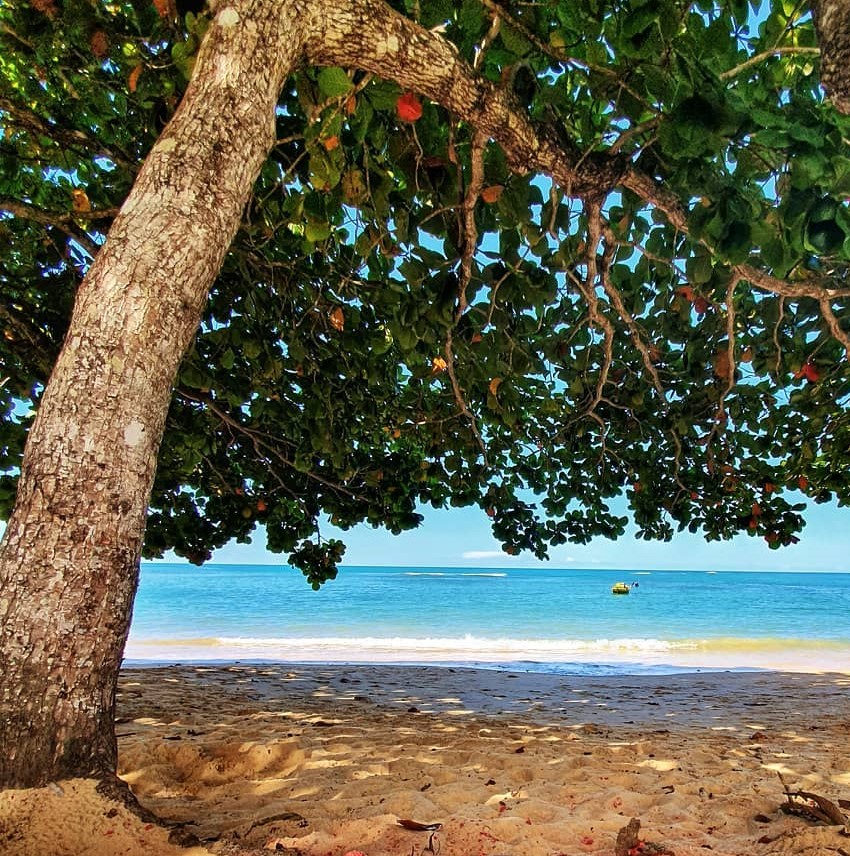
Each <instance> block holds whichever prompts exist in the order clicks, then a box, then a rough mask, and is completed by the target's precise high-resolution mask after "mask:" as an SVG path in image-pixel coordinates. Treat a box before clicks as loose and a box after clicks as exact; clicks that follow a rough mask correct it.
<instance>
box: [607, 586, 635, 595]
mask: <svg viewBox="0 0 850 856" xmlns="http://www.w3.org/2000/svg"><path fill="white" fill-rule="evenodd" d="M631 588H632V587H631V586H630V585H628V584H627V583H614V585H613V586H611V594H628V593H629V592H630V591H631Z"/></svg>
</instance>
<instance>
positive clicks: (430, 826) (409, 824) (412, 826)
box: [398, 818, 443, 832]
mask: <svg viewBox="0 0 850 856" xmlns="http://www.w3.org/2000/svg"><path fill="white" fill-rule="evenodd" d="M398 825H399V826H403V827H404V828H405V829H409V830H411V831H412V832H436V831H437V830H438V829H442V828H443V824H442V823H420V822H419V821H418V820H408V819H407V818H399V820H398Z"/></svg>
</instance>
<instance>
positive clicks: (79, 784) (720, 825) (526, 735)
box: [0, 665, 850, 856]
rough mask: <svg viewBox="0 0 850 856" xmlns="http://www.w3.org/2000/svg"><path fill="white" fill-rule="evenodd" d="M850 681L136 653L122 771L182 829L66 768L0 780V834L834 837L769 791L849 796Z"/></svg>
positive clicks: (299, 845) (388, 850)
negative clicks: (3, 783) (156, 660)
mask: <svg viewBox="0 0 850 856" xmlns="http://www.w3.org/2000/svg"><path fill="white" fill-rule="evenodd" d="M848 688H850V676H848V675H842V674H805V673H791V672H787V673H786V672H697V673H688V674H678V675H667V676H639V677H632V676H619V677H606V678H590V677H569V676H560V675H551V674H538V673H525V672H522V671H513V672H498V671H488V670H473V669H463V668H454V669H450V668H438V667H430V666H385V665H369V666H318V665H305V666H292V665H256V666H251V665H232V666H202V667H201V666H194V667H192V666H171V667H166V668H142V669H127V670H125V671H124V672H123V674H122V679H121V687H120V698H119V710H118V715H119V720H118V726H117V730H118V734H119V741H120V772H121V775H122V776H123V777H124V779H125V780H126V781H127V782H129V783H130V785H131V787H132V788H133V791H134V792H135V793H136V795H137V796H138V798H139V800H140V802H141V803H142V805H143V806H144V807H146V808H147V809H150V810H151V811H152V812H154V813H155V814H156V815H158V816H159V817H161V818H163V819H165V820H167V821H169V822H178V823H181V824H184V827H183V829H184V831H185V832H186V833H191V836H194V837H195V839H196V841H195V842H194V846H193V847H191V848H190V849H188V850H184V849H182V848H180V847H178V846H177V845H176V844H174V843H172V842H169V834H168V831H167V830H164V829H162V828H159V827H157V826H155V825H153V824H150V823H144V822H142V821H140V820H138V819H137V818H136V817H134V816H132V815H130V814H128V813H127V812H126V810H125V809H123V808H119V807H117V806H116V805H114V804H113V803H110V802H108V801H107V800H106V799H105V798H103V797H101V796H99V795H98V794H97V793H96V791H95V789H94V785H93V783H91V782H88V781H85V780H73V781H67V782H59V783H54V784H53V785H52V786H51V787H48V788H44V789H41V790H38V791H6V792H3V793H0V852H2V853H4V854H8V856H36V854H38V856H44V854H56V856H61V854H66V853H67V854H75V856H88V854H92V856H94V854H97V855H98V856H100V854H104V856H113V854H114V856H118V855H119V854H123V856H142V854H151V853H153V854H166V856H174V854H177V853H184V854H185V853H189V854H191V856H202V854H208V853H213V854H234V853H237V852H244V851H248V852H256V853H259V852H272V851H274V852H283V853H286V854H290V856H295V854H299V856H345V854H347V853H349V852H350V851H360V852H362V853H364V854H366V856H411V854H412V856H434V854H437V856H439V854H442V856H479V854H481V856H567V854H569V856H573V854H614V853H615V852H616V849H617V848H616V838H617V833H618V831H619V830H620V829H622V828H623V827H624V826H626V824H627V823H628V822H629V820H630V819H631V818H637V819H639V821H640V824H641V827H640V832H639V840H640V842H644V843H641V844H638V845H637V849H634V850H633V852H634V853H635V854H640V853H656V854H657V853H662V852H669V853H674V854H676V856H696V855H697V854H700V856H704V854H706V853H711V854H714V856H744V854H780V853H783V854H784V853H788V854H792V853H793V854H796V856H800V855H801V854H806V856H829V855H830V854H838V856H841V854H845V856H846V854H848V853H850V838H847V837H845V836H844V835H843V834H842V830H841V828H840V827H837V826H825V825H815V824H812V823H810V822H808V821H806V820H805V819H803V818H800V817H795V816H789V815H787V814H785V813H783V812H782V811H781V810H780V806H781V805H782V804H783V803H784V802H786V798H785V792H784V787H785V786H786V785H787V786H788V787H790V788H791V789H802V790H806V791H812V792H815V793H817V794H820V795H822V796H825V797H827V798H829V799H831V800H833V801H837V800H838V799H840V798H850V743H848V740H847V737H848V727H850V693H848ZM783 780H784V784H783ZM402 820H403V821H414V822H416V823H418V824H423V825H426V824H440V827H439V829H438V831H437V832H436V834H435V835H434V836H433V837H432V831H431V830H427V829H426V830H410V829H406V828H404V827H403V826H402V825H401V824H400V823H399V821H402ZM191 836H189V839H190V840H191Z"/></svg>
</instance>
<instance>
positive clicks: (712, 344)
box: [0, 0, 850, 586]
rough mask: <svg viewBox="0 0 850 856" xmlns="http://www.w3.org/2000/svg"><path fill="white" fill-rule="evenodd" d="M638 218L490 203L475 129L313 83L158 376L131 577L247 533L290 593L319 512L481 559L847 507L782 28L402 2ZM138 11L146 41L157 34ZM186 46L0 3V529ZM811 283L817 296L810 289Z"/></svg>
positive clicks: (331, 75) (807, 82)
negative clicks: (158, 415) (279, 567)
mask: <svg viewBox="0 0 850 856" xmlns="http://www.w3.org/2000/svg"><path fill="white" fill-rule="evenodd" d="M396 5H397V8H398V9H399V10H400V11H402V12H404V13H406V14H408V15H410V16H411V17H416V16H417V15H418V16H420V19H419V20H420V23H421V24H422V25H423V26H424V27H426V28H429V29H430V28H434V27H440V28H441V29H442V32H443V33H444V37H445V38H446V39H449V40H450V41H451V42H452V43H453V44H454V45H455V46H456V48H457V51H458V53H459V55H460V57H462V58H463V59H465V60H466V61H467V62H468V63H470V65H473V66H474V67H475V68H476V69H477V72H478V74H480V75H481V76H482V77H484V78H485V79H488V80H490V81H494V82H499V83H500V85H502V86H505V87H510V88H511V90H512V91H513V93H514V96H515V98H516V102H517V109H519V110H521V111H522V112H524V113H525V114H527V115H528V116H529V117H530V118H531V119H533V120H534V122H535V123H537V127H540V128H548V129H550V130H552V131H553V133H555V134H556V136H557V138H559V139H562V140H566V141H568V142H569V144H570V145H571V146H577V147H578V148H579V149H580V150H581V151H582V152H583V153H585V155H587V156H590V155H591V154H595V155H605V154H609V155H611V156H617V157H620V158H623V159H624V162H626V163H628V164H629V166H630V168H631V169H632V170H634V171H636V172H637V173H639V174H641V175H643V176H646V177H648V178H649V179H652V180H653V182H654V186H656V187H658V188H661V189H662V190H663V192H664V193H666V194H667V196H665V199H668V200H673V201H674V202H675V204H676V205H677V206H679V207H680V209H681V210H682V211H684V212H685V216H684V222H683V223H677V222H675V218H674V217H671V216H670V213H669V211H666V210H665V206H664V205H663V204H660V203H659V202H658V200H657V199H650V198H648V197H647V195H646V194H640V193H638V192H637V191H636V190H635V189H634V184H633V183H632V184H630V185H629V186H628V187H626V186H625V184H626V183H625V182H624V184H623V186H620V187H616V188H612V189H611V190H610V192H608V193H607V194H606V196H605V199H604V200H603V201H602V203H601V206H600V203H599V200H597V199H584V200H583V199H579V198H576V197H571V196H570V195H569V188H559V187H556V186H554V185H553V184H552V183H551V181H550V180H549V179H548V178H547V177H546V176H545V175H538V174H525V175H523V174H518V173H517V172H513V171H511V169H510V168H509V166H508V162H509V159H508V158H507V157H506V155H505V153H504V152H503V151H502V150H500V149H499V148H498V147H497V146H496V145H495V144H494V143H492V142H489V143H487V142H485V143H484V144H483V145H481V142H480V140H478V139H477V137H476V133H475V128H474V127H472V126H471V125H470V123H469V122H467V121H463V120H462V119H460V118H458V117H457V116H455V115H452V114H449V113H448V112H447V111H446V110H445V109H443V108H442V107H440V106H439V105H437V104H434V103H432V102H429V101H427V100H424V99H422V98H420V97H418V96H417V95H416V94H415V93H411V92H402V90H401V89H400V88H399V87H398V86H397V85H396V84H394V83H392V82H391V81H386V80H380V79H378V78H376V77H373V76H372V75H368V74H365V73H363V72H362V71H358V70H356V69H352V70H348V69H341V68H323V69H316V68H308V69H303V70H300V71H299V72H298V73H296V74H295V75H293V76H292V78H291V79H290V80H289V81H288V82H287V85H286V87H285V88H284V91H283V92H282V93H281V96H280V104H279V110H278V128H277V136H278V141H277V144H276V146H275V147H274V150H273V151H272V152H271V154H270V157H269V159H268V161H267V163H266V165H265V167H264V169H263V171H262V174H261V175H260V176H259V178H258V180H257V183H256V187H255V192H254V195H253V198H252V200H251V202H250V204H249V206H248V208H247V210H246V212H245V217H244V222H243V224H242V227H241V229H240V232H239V234H238V236H237V238H236V240H235V242H234V245H233V247H232V248H231V252H230V253H229V255H228V258H227V260H226V263H225V265H224V267H223V269H222V271H221V274H220V276H219V278H218V280H217V282H216V283H215V286H214V288H213V290H212V293H211V296H210V300H209V303H208V307H207V311H206V316H205V320H204V322H203V325H202V327H201V329H200V330H199V332H198V334H197V337H196V340H195V343H194V346H193V347H192V349H191V350H190V352H189V353H188V354H187V355H186V358H185V360H184V363H183V366H182V369H181V372H180V375H179V378H178V380H177V384H176V388H175V393H174V400H173V404H172V407H171V411H170V414H169V424H168V429H167V431H166V436H165V439H164V443H163V447H162V451H161V455H160V462H159V470H158V474H157V480H156V484H155V486H154V493H153V497H152V500H151V507H150V512H149V524H148V531H147V541H146V552H147V554H148V555H151V556H152V555H160V554H162V552H163V551H165V550H166V549H169V548H173V549H175V550H176V551H177V553H178V554H180V555H185V556H187V557H188V558H189V559H190V560H192V561H195V562H202V561H204V560H205V559H207V558H208V557H209V555H210V552H209V551H210V550H211V549H212V548H215V547H217V546H220V545H223V544H224V543H226V542H227V541H229V540H230V539H231V538H236V539H237V540H247V539H248V538H249V537H250V534H251V532H252V531H253V530H254V528H255V527H256V525H257V524H258V523H262V524H263V525H264V527H265V529H266V532H267V533H268V545H269V547H270V549H272V550H275V551H283V552H287V553H289V555H290V561H292V562H293V563H294V564H296V565H298V566H299V567H301V568H302V570H303V571H304V573H305V574H306V575H307V577H308V579H309V580H310V582H311V583H313V584H314V585H315V586H318V585H319V584H320V583H321V582H322V581H323V580H325V579H327V578H330V577H333V576H334V575H335V567H336V563H337V562H338V561H339V559H340V557H341V555H342V551H343V549H344V548H343V546H342V544H341V543H340V542H338V541H335V540H331V541H323V540H322V539H321V538H320V533H319V530H318V521H319V518H320V515H321V514H322V513H326V514H327V515H329V517H330V519H331V520H332V521H333V522H334V523H335V524H337V525H339V526H341V527H342V528H348V527H350V526H352V525H354V524H355V523H357V522H360V521H364V520H365V521H366V522H368V523H369V524H371V525H373V526H386V527H388V528H389V529H391V530H392V531H394V532H398V531H401V530H403V529H406V528H410V527H413V526H416V525H417V524H418V523H419V522H420V520H421V516H420V515H419V513H418V512H417V508H418V507H419V505H420V504H422V503H430V504H432V505H434V506H435V507H439V506H444V505H446V504H451V505H458V506H459V505H470V504H476V505H478V506H480V507H481V508H482V509H483V510H484V511H485V512H486V513H487V514H488V515H489V516H490V517H491V518H492V525H493V531H494V533H495V535H496V536H497V537H498V538H499V539H500V540H501V542H502V543H503V547H504V549H505V550H506V551H507V552H509V553H515V552H518V551H520V550H530V551H531V552H533V553H534V554H535V555H537V556H540V557H543V556H545V555H546V551H547V548H548V546H550V545H558V544H561V543H564V542H565V541H575V542H586V541H587V540H589V539H590V538H592V537H594V536H598V535H605V536H608V537H616V536H618V535H621V534H622V533H623V531H624V528H625V525H626V520H625V519H624V518H622V517H621V516H619V515H618V514H617V513H615V512H614V511H613V510H612V506H611V501H612V500H613V499H614V498H615V497H617V496H619V495H622V494H625V496H626V497H627V499H628V504H629V508H630V513H631V514H632V515H633V518H634V520H635V521H636V523H637V525H638V528H639V536H640V537H643V538H662V539H669V538H670V537H671V536H672V535H673V533H674V531H675V530H676V529H677V528H678V529H689V530H691V531H693V532H702V533H704V535H705V536H706V537H707V538H709V539H717V538H728V537H730V536H732V535H733V534H735V533H736V532H738V531H741V530H744V531H747V532H749V533H750V534H752V535H757V536H759V537H764V538H766V539H767V541H768V542H769V543H770V544H771V545H772V546H779V545H781V544H788V543H791V542H793V541H794V540H795V533H796V532H797V531H799V529H800V527H801V525H802V512H803V510H804V508H805V505H804V503H802V502H797V501H796V500H797V498H799V493H797V492H799V491H802V492H803V493H805V494H807V495H808V496H809V497H812V498H814V499H815V500H816V501H819V502H821V501H828V500H830V499H833V498H837V499H838V501H839V502H841V503H845V502H846V501H847V500H848V498H850V481H848V475H847V469H846V467H845V466H844V464H843V460H842V459H843V456H844V455H845V454H846V451H847V448H848V443H850V420H848V413H847V401H848V394H850V374H848V360H847V355H848V350H850V340H848V335H849V334H850V322H848V320H847V319H846V318H845V317H843V315H844V313H843V309H844V306H845V304H846V302H847V296H848V295H850V283H848V281H847V279H848V278H847V270H848V259H850V211H848V197H850V156H848V154H847V146H846V138H847V137H848V134H850V120H848V119H847V118H845V117H842V116H840V115H839V114H838V113H837V112H836V111H835V110H834V109H833V107H832V106H831V105H830V104H829V102H828V101H826V100H824V98H823V94H822V92H821V90H820V88H819V84H818V74H817V71H818V65H817V63H818V59H817V52H816V49H815V47H814V31H813V28H812V24H811V20H810V17H809V16H808V14H807V12H806V9H805V7H804V6H802V5H800V4H798V3H791V2H785V0H782V2H779V0H777V1H776V2H774V3H772V4H771V5H769V6H763V7H758V8H756V7H753V8H751V7H750V6H748V5H747V4H746V3H745V2H739V0H733V2H727V3H722V4H716V3H714V2H708V0H699V2H696V3H690V2H689V3H684V2H681V0H630V2H627V0H613V2H611V0H577V2H575V3H569V4H567V3H561V4H551V5H549V6H547V5H545V4H541V5H528V4H520V3H503V4H501V5H497V4H496V3H495V2H493V0H484V2H480V0H435V2H428V3H422V4H420V3H418V2H409V3H406V4H405V3H398V4H396ZM158 10H161V12H162V14H160V11H158ZM205 26H206V18H205V17H204V14H203V12H202V10H200V9H197V8H196V9H195V10H194V11H189V12H186V13H185V14H179V15H174V14H172V13H171V11H170V7H169V6H168V5H167V4H165V3H162V2H160V3H153V4H152V3H148V2H146V1H145V0H134V2H111V3H100V4H92V3H87V2H82V0H65V2H62V3H61V4H60V3H59V0H38V2H36V0H32V2H31V3H30V4H26V3H19V4H16V5H15V6H6V7H4V8H3V9H2V10H0V125H1V126H2V129H3V133H2V138H0V210H2V211H5V212H6V214H5V215H3V219H0V240H2V245H3V246H5V247H7V249H5V250H4V251H3V253H2V256H0V284H1V286H0V287H2V294H0V322H1V323H2V328H3V332H4V336H3V337H2V339H0V361H2V362H0V372H1V373H2V375H1V376H2V378H4V379H6V382H5V385H4V386H3V388H2V389H0V403H2V408H3V414H4V419H3V421H2V423H0V452H2V456H0V466H2V467H3V468H4V470H5V472H6V475H5V476H3V478H2V481H0V506H1V507H2V509H3V511H4V512H5V513H8V511H9V509H10V507H11V503H12V502H13V499H14V482H15V473H16V468H17V466H18V464H19V461H20V454H21V448H22V443H23V441H24V438H25V432H26V427H27V424H28V420H29V415H28V414H29V408H28V407H27V406H26V405H31V406H32V407H33V408H37V405H38V400H39V395H40V392H41V390H42V389H43V385H44V383H45V382H46V378H47V376H48V373H49V370H50V366H51V364H52V360H53V359H54V358H55V355H56V353H57V352H58V349H59V347H60V344H61V341H62V337H63V334H64V330H65V328H66V325H67V321H68V318H69V313H70V311H71V307H72V304H73V298H74V293H75V290H76V288H77V286H78V285H79V282H80V280H81V277H82V275H83V273H84V272H85V270H86V268H87V265H88V263H89V261H90V258H91V256H92V254H93V253H95V252H96V249H97V245H98V244H99V243H100V242H101V241H102V239H103V237H104V235H105V233H106V231H107V229H108V225H109V222H110V220H111V217H112V216H114V213H115V211H116V210H117V208H118V207H119V206H120V204H121V202H122V199H123V198H124V196H125V195H126V193H127V191H128V189H129V187H130V186H131V184H132V181H133V177H134V174H135V172H136V170H137V169H138V166H139V164H140V163H141V161H142V159H143V158H144V156H145V154H146V152H147V151H148V150H149V148H150V146H151V145H152V144H153V142H154V140H155V138H156V136H157V134H158V133H159V130H160V129H161V128H162V127H163V125H164V123H165V122H167V120H168V118H169V117H170V115H171V114H172V113H173V111H174V109H175V108H176V105H177V103H178V101H179V98H180V95H181V93H182V90H183V88H184V87H185V84H186V81H187V79H188V76H189V75H190V74H191V68H192V62H193V57H194V53H195V51H196V50H197V46H198V44H199V42H200V39H201V38H202V37H203V32H204V29H205ZM827 289H829V290H827Z"/></svg>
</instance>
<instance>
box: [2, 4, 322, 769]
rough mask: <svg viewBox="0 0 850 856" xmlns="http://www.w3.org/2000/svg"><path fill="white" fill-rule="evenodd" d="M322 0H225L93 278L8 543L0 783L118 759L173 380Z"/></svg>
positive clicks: (34, 447) (39, 426)
mask: <svg viewBox="0 0 850 856" xmlns="http://www.w3.org/2000/svg"><path fill="white" fill-rule="evenodd" d="M308 23H309V16H308V15H307V13H306V10H305V9H303V8H299V4H298V3H296V2H287V3H281V2H276V0H234V2H232V3H229V4H227V5H226V6H222V7H221V8H220V9H219V10H218V12H217V15H216V19H215V22H214V24H213V25H212V26H211V27H210V30H209V32H208V34H207V37H206V39H205V41H204V44H203V47H202V50H201V53H200V55H199V57H198V60H197V66H196V72H195V75H194V76H193V80H192V83H191V85H190V87H189V89H188V91H187V93H186V95H185V97H184V100H183V103H182V104H181V106H180V109H179V110H178V112H177V114H176V115H175V117H174V119H173V120H172V122H171V123H170V124H169V125H168V127H167V128H166V130H165V131H164V132H163V135H162V136H161V138H160V139H159V140H158V142H157V144H156V145H155V147H154V148H153V150H152V152H151V154H150V156H149V157H148V159H147V160H146V162H145V164H144V166H143V168H142V170H141V172H140V173H139V176H138V179H137V181H136V183H135V185H134V187H133V190H132V191H131V193H130V195H129V197H128V198H127V200H126V202H125V204H124V206H123V208H122V210H121V213H120V214H119V215H118V217H117V218H116V220H115V222H114V224H113V226H112V228H111V229H110V232H109V237H108V239H107V242H106V244H105V245H104V247H103V249H102V250H101V251H100V253H99V254H98V257H97V260H96V261H95V263H94V265H93V266H92V268H91V270H90V272H89V274H88V276H87V277H86V279H85V281H84V282H83V283H82V285H81V286H80V289H79V293H78V296H77V302H76V304H75V307H74V313H73V317H72V320H71V325H70V329H69V332H68V335H67V338H66V341H65V343H64V346H63V349H62V352H61V354H60V356H59V359H58V361H57V363H56V367H55V369H54V372H53V374H52V376H51V379H50V382H49V384H48V386H47V389H46V392H45V395H44V399H43V402H42V405H41V408H40V410H39V413H38V417H37V419H36V421H35V424H34V425H33V428H32V431H31V433H30V437H29V441H28V443H27V448H26V453H25V456H24V462H23V467H22V472H21V479H20V484H19V489H18V499H17V505H16V507H15V511H14V513H13V515H12V518H11V519H10V521H9V524H8V526H7V528H6V533H5V536H4V538H3V541H2V544H0V786H2V785H23V786H33V785H39V784H43V783H44V782H45V781H48V780H50V779H53V778H57V777H61V776H67V775H109V774H114V770H115V763H116V750H115V739H114V736H113V729H112V717H113V710H114V695H115V684H116V680H117V676H118V668H119V665H120V660H121V654H122V651H123V646H124V642H125V639H126V635H127V631H128V628H129V623H130V615H131V611H132V599H133V595H134V593H135V589H136V583H137V576H138V564H139V555H140V550H141V544H142V537H143V533H144V523H145V512H146V507H147V502H148V498H149V494H150V489H151V485H152V482H153V476H154V471H155V466H156V455H157V451H158V448H159V443H160V439H161V436H162V431H163V426H164V421H165V415H166V411H167V408H168V404H169V400H170V397H171V385H172V382H173V380H174V377H175V374H176V371H177V368H178V365H179V363H180V359H181V357H182V355H183V353H184V351H185V349H186V347H187V346H188V344H189V343H190V341H191V339H192V336H193V334H194V332H195V330H196V328H197V326H198V323H199V321H200V317H201V311H202V308H203V306H204V303H205V300H206V297H207V292H208V289H209V286H210V284H211V283H212V281H213V279H214V278H215V276H216V274H217V273H218V270H219V268H220V266H221V262H222V260H223V258H224V254H225V252H226V250H227V247H228V246H229V244H230V241H231V240H232V237H233V234H234V233H235V231H236V228H237V227H238V224H239V221H240V218H241V213H242V209H243V207H244V205H245V202H246V200H247V198H248V195H249V193H250V191H251V187H252V184H253V182H254V180H255V178H256V175H257V173H258V172H259V169H260V167H261V166H262V163H263V161H264V160H265V158H266V156H267V154H268V151H269V149H270V147H271V146H272V144H273V142H274V110H275V105H276V103H277V96H278V93H279V90H280V87H281V85H282V83H283V80H284V78H285V76H286V74H287V73H288V72H289V70H290V69H291V67H292V66H293V65H294V64H295V63H296V61H297V59H298V53H297V46H298V45H299V44H300V43H301V42H302V41H303V39H302V38H301V37H300V36H299V35H298V34H299V32H300V31H301V28H303V27H305V26H307V25H308Z"/></svg>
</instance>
